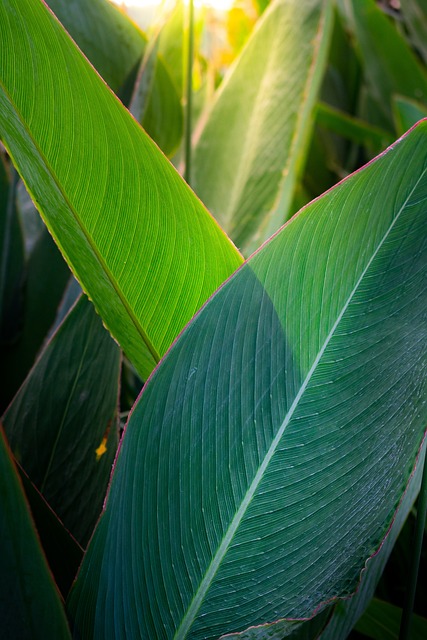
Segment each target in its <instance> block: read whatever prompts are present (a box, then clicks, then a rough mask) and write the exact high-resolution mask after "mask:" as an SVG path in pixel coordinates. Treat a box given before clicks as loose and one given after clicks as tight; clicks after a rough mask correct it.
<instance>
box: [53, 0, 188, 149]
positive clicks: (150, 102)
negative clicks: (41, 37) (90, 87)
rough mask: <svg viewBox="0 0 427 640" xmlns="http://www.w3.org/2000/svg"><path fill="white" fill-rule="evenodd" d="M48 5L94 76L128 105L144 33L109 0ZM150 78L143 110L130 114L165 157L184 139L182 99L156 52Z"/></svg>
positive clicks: (144, 49)
mask: <svg viewBox="0 0 427 640" xmlns="http://www.w3.org/2000/svg"><path fill="white" fill-rule="evenodd" d="M48 5H49V6H50V8H51V9H52V10H53V12H54V13H55V15H56V16H57V18H58V19H59V21H60V22H61V23H62V24H63V26H64V27H65V28H66V29H67V31H68V33H69V34H70V35H71V36H72V37H73V39H74V40H75V42H76V43H77V44H78V46H79V47H80V49H81V50H82V51H83V53H85V55H87V57H88V58H89V60H90V61H91V62H92V64H93V65H94V67H95V69H96V70H97V71H98V73H99V74H100V75H101V76H102V77H103V78H104V80H105V81H106V82H107V83H108V84H109V86H110V87H111V88H112V89H113V91H114V92H115V93H116V94H117V95H118V96H119V98H120V99H121V100H122V101H123V102H124V103H125V104H126V105H128V104H129V101H130V98H131V95H132V92H133V88H134V83H135V80H136V77H137V70H138V67H139V64H140V62H141V60H142V58H143V56H144V53H146V52H147V39H146V37H145V36H144V34H143V33H142V32H141V31H140V30H139V29H138V28H137V26H136V25H135V24H134V23H133V22H132V21H131V20H129V18H128V17H127V16H126V15H125V14H124V13H122V12H121V11H119V10H118V8H117V7H115V6H114V5H113V4H112V3H111V2H109V1H108V0H91V1H90V2H87V0H72V1H71V2H70V0H49V1H48ZM148 75H149V79H147V80H146V81H144V87H145V91H144V92H143V98H144V108H143V109H140V110H139V111H138V112H137V113H134V115H135V117H136V119H137V120H138V122H140V123H141V124H142V125H143V127H144V129H145V130H146V131H147V133H148V134H149V135H150V136H151V138H153V140H155V142H156V143H157V144H158V145H159V147H160V148H161V149H162V150H163V151H164V152H165V153H166V154H169V153H171V152H172V151H173V150H174V149H175V147H176V146H177V144H178V143H179V140H180V137H181V135H182V118H183V116H182V106H181V104H180V95H178V92H177V89H176V87H175V85H174V82H173V80H172V78H171V76H170V74H169V71H168V69H167V68H166V67H165V65H164V64H163V61H162V60H161V59H160V58H159V57H158V56H157V55H156V52H154V55H153V56H152V66H151V68H150V73H149V74H148Z"/></svg>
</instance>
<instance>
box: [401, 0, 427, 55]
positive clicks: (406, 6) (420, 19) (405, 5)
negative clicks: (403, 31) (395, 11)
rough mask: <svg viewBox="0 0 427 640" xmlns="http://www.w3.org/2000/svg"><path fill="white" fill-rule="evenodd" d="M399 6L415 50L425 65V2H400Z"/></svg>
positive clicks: (419, 0) (406, 0)
mask: <svg viewBox="0 0 427 640" xmlns="http://www.w3.org/2000/svg"><path fill="white" fill-rule="evenodd" d="M400 6H401V12H402V16H403V19H404V20H405V23H406V25H407V27H408V29H409V33H410V34H411V37H412V40H413V42H414V44H415V46H416V49H417V51H418V52H419V53H420V54H421V55H422V57H423V59H424V62H426V63H427V1H426V0H400Z"/></svg>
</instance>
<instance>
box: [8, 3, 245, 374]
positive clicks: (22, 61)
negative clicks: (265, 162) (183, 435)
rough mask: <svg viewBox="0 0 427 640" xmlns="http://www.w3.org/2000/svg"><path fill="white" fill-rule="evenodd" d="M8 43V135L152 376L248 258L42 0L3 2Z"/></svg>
mask: <svg viewBox="0 0 427 640" xmlns="http://www.w3.org/2000/svg"><path fill="white" fill-rule="evenodd" d="M0 43H1V45H0V137H1V138H2V139H3V141H4V144H5V146H6V148H7V149H8V151H9V152H10V154H11V156H12V158H13V161H14V163H15V165H16V166H17V168H18V171H19V172H20V173H21V175H22V177H23V179H24V181H25V183H26V185H27V188H28V190H29V192H30V193H31V195H32V197H33V199H34V201H35V202H36V204H37V207H38V209H39V211H40V212H41V214H42V216H43V218H44V219H45V221H46V223H47V225H48V227H49V229H50V232H51V233H52V235H53V236H54V238H55V239H56V241H57V243H58V244H59V246H60V248H61V251H62V253H63V254H64V256H65V258H66V260H67V262H68V263H69V265H70V266H71V268H72V270H73V272H74V273H75V274H76V276H77V277H78V280H79V281H80V282H81V284H82V287H83V289H84V290H85V291H86V292H87V293H88V295H89V297H90V298H91V299H92V300H93V301H94V303H95V306H96V308H97V309H98V311H99V313H100V314H101V316H102V318H103V320H104V322H105V324H106V325H107V327H108V328H109V329H110V331H111V332H112V334H113V335H114V336H115V337H116V339H117V340H118V341H119V342H120V344H121V345H122V347H123V349H124V350H125V352H126V353H127V355H128V357H129V358H130V359H131V361H132V362H133V364H134V365H135V367H136V368H137V370H138V372H139V374H140V375H141V376H142V377H143V378H146V377H147V376H148V374H149V373H150V372H151V370H152V369H153V367H154V366H155V364H156V363H157V361H158V360H159V358H160V356H161V355H162V354H163V353H164V352H165V351H166V349H167V348H168V347H169V345H170V344H171V342H172V341H173V339H174V338H175V337H176V336H177V334H178V333H179V331H180V330H181V329H182V327H183V326H184V325H185V324H186V323H187V322H188V321H189V320H190V318H191V317H192V316H193V315H194V313H195V312H196V311H197V309H198V308H199V307H200V306H201V305H202V304H203V302H204V301H205V300H206V298H207V297H208V296H209V295H210V294H211V293H212V292H213V291H214V290H215V289H216V288H217V287H218V286H219V285H220V284H221V283H222V282H223V281H224V279H225V278H226V277H227V276H228V275H230V273H232V272H233V271H234V270H235V269H236V267H237V266H238V265H239V264H240V263H241V257H240V255H239V254H238V252H237V251H236V249H235V248H234V246H233V245H232V244H231V242H230V241H229V240H228V238H227V237H226V236H225V234H224V233H223V232H222V231H221V229H220V228H219V227H218V226H217V224H216V223H215V221H214V220H213V219H212V218H211V216H210V215H209V214H208V212H207V211H206V209H204V207H203V206H202V204H201V203H200V201H199V200H198V199H197V198H196V197H195V196H194V194H193V193H192V192H191V190H190V189H189V188H188V187H187V185H186V184H185V183H184V181H183V180H182V179H181V177H180V176H179V175H178V174H177V173H176V171H175V169H174V168H173V167H172V165H171V164H170V163H169V162H168V161H167V160H166V159H165V157H164V156H163V154H162V153H161V152H160V151H159V149H158V148H157V147H156V146H155V144H154V143H153V142H152V141H151V140H150V138H149V137H148V136H147V135H146V134H145V132H144V131H143V130H142V129H141V128H140V127H139V126H138V124H137V123H136V122H135V120H134V119H133V118H132V117H131V116H130V114H129V113H128V112H127V111H126V109H124V108H123V106H122V105H121V103H120V102H119V100H117V99H116V98H115V96H114V95H113V94H112V93H111V92H110V91H109V90H108V88H107V87H106V85H105V84H104V82H103V81H102V80H101V79H100V78H99V76H97V75H96V73H95V72H94V70H93V68H92V67H91V66H90V65H89V64H88V63H87V61H86V60H85V59H84V57H83V56H82V55H81V53H80V52H79V51H78V50H77V48H76V47H75V45H74V44H73V42H72V41H71V39H70V38H69V37H68V36H67V34H66V33H65V31H64V30H63V29H62V27H61V26H60V24H59V23H58V22H57V21H56V20H55V19H54V17H53V16H52V14H51V13H50V12H49V11H48V10H47V8H46V7H45V6H44V5H43V4H42V3H41V2H39V1H38V0H36V1H35V2H34V1H32V0H19V1H18V0H5V1H4V2H2V3H1V5H0Z"/></svg>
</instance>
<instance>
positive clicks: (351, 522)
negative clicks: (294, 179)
mask: <svg viewBox="0 0 427 640" xmlns="http://www.w3.org/2000/svg"><path fill="white" fill-rule="evenodd" d="M426 129H427V123H426V122H423V123H421V124H420V125H419V126H418V127H417V128H415V129H414V130H413V131H412V132H411V133H410V134H409V135H408V136H407V137H405V138H403V139H402V140H400V141H399V142H398V143H396V144H395V145H394V147H392V148H390V149H389V150H388V151H387V152H385V153H384V154H383V155H382V156H381V157H380V158H379V159H377V160H376V161H375V162H373V163H371V164H369V165H368V166H367V167H365V168H364V169H363V170H362V171H360V172H358V173H357V174H354V175H353V176H351V177H350V178H349V179H347V180H345V181H344V182H343V183H341V184H340V185H339V186H337V187H336V188H335V189H333V190H331V191H330V192H328V193H327V194H326V195H325V196H324V197H322V198H319V199H318V200H316V201H314V202H313V203H312V204H311V205H309V206H308V207H306V208H305V209H303V210H302V211H301V212H300V213H299V214H298V215H297V216H295V217H294V218H292V220H291V221H290V222H289V223H288V224H287V225H286V226H285V227H284V228H283V229H282V230H281V232H279V233H278V234H277V235H276V236H274V237H273V238H272V239H271V240H270V241H269V242H268V243H266V245H264V247H263V248H262V249H261V250H260V251H258V252H257V253H256V254H254V255H253V256H252V257H251V258H250V259H249V260H248V261H247V262H246V263H245V265H244V266H243V267H242V268H241V269H240V270H239V271H238V272H237V273H236V274H234V276H233V277H232V278H230V279H229V281H227V283H226V284H225V285H224V286H223V287H221V288H220V289H219V291H218V292H217V293H216V294H215V295H214V296H213V297H212V298H211V299H210V301H209V303H208V304H207V305H206V306H205V307H204V308H203V310H202V311H201V312H200V313H199V314H198V315H197V316H196V318H195V319H194V320H193V321H192V322H191V323H190V325H189V326H188V327H187V329H186V331H185V332H183V334H182V335H181V336H180V338H179V339H178V340H177V342H176V343H175V344H174V345H173V347H172V348H171V349H170V351H169V352H168V354H167V356H166V357H165V359H164V360H163V362H162V363H161V365H160V366H159V367H158V368H157V369H156V371H155V373H154V375H153V376H152V378H151V380H150V381H149V382H148V383H147V385H146V386H145V388H144V391H143V393H142V395H141V397H140V400H139V402H138V403H137V405H136V406H135V408H134V410H133V413H132V414H131V417H130V420H129V423H128V426H127V431H126V434H125V437H124V439H123V444H122V449H121V452H120V456H119V458H118V461H117V466H116V469H115V474H114V476H113V481H112V484H111V491H110V494H109V497H108V501H107V506H106V510H105V512H104V514H103V515H102V517H101V520H100V523H99V525H98V529H97V531H96V533H95V536H94V538H93V540H92V544H91V546H90V547H89V550H88V553H87V557H86V560H85V562H84V563H83V565H82V570H81V573H80V575H79V578H78V580H77V583H76V586H75V589H74V591H73V592H72V595H71V598H70V603H69V606H70V611H71V614H72V617H74V618H75V621H76V624H77V628H78V629H79V630H80V631H81V632H82V633H87V635H88V637H90V636H91V635H92V634H93V633H95V635H96V634H101V635H105V637H106V638H109V637H111V638H113V637H114V634H116V635H118V634H119V633H120V632H123V629H124V625H125V624H126V625H128V624H129V625H131V627H129V628H132V632H133V633H134V634H135V635H138V634H139V635H141V636H142V637H144V636H146V637H156V636H157V637H164V638H174V639H176V640H177V639H178V638H179V639H181V638H195V639H196V638H197V639H201V638H215V637H218V636H219V635H221V634H226V633H231V632H238V631H242V630H245V629H246V628H248V627H249V626H254V625H260V624H267V623H271V622H274V621H276V620H278V619H284V618H290V619H296V618H297V619H304V618H307V617H310V616H312V615H313V614H314V612H317V611H318V610H319V609H320V608H322V607H323V606H324V605H325V604H326V603H330V602H331V601H333V600H334V599H335V598H338V597H344V596H346V595H350V594H351V593H353V592H354V590H355V588H356V586H357V584H358V582H359V579H360V572H361V571H362V569H363V567H364V565H365V562H366V560H367V558H369V557H371V556H372V555H373V553H375V551H376V550H377V549H378V547H379V545H380V544H381V542H382V540H383V538H384V536H385V533H386V531H387V530H388V528H389V526H390V523H391V521H392V519H393V516H394V513H395V511H396V509H397V506H398V504H399V502H400V500H401V496H402V493H403V491H404V490H405V488H406V485H407V480H408V477H409V475H410V473H411V471H412V468H413V463H414V460H415V457H416V455H417V453H418V451H419V448H420V445H421V441H422V438H423V434H424V429H425V424H426V420H427V415H426V402H425V400H426V395H427V382H426V378H427V376H426V367H427V353H426V342H427V341H426V339H425V338H426V326H427V325H426V309H427V304H426V292H427V287H426V278H427V232H426V231H427V229H426V225H427V219H426V215H425V211H426V198H427V181H426V172H427V156H426V151H425V140H426V136H427V130H426ZM141 488H143V489H141ZM131 522H132V525H131V524H130V523H131ZM89 568H90V572H89ZM129 592H132V593H133V594H134V598H132V599H131V600H129V599H126V598H117V593H129ZM113 594H115V596H114V601H113ZM89 597H90V598H92V604H91V606H93V608H94V610H95V609H96V613H94V614H90V613H89V614H88V613H86V612H87V609H86V603H87V598H89ZM85 610H86V612H85Z"/></svg>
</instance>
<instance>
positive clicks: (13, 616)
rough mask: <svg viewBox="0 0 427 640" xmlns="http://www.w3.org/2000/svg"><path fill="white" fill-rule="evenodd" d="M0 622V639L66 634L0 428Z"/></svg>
mask: <svg viewBox="0 0 427 640" xmlns="http://www.w3.org/2000/svg"><path fill="white" fill-rule="evenodd" d="M0 548H1V554H0V575H1V580H0V620H1V634H2V637H3V638H5V639H6V638H10V639H15V638H16V639H18V638H19V640H46V638H55V639H58V640H63V639H64V640H65V639H66V638H71V636H70V633H69V630H68V625H67V621H66V617H65V613H64V609H63V605H62V603H61V599H60V596H59V593H58V591H57V589H56V587H55V584H54V582H53V580H52V576H51V575H50V573H49V569H48V567H47V564H46V560H45V558H44V556H43V553H42V550H41V548H40V544H39V541H38V539H37V534H36V532H35V530H34V526H33V523H32V520H31V516H30V513H29V511H28V506H27V504H26V501H25V498H24V493H23V490H22V485H21V483H20V481H19V477H18V474H17V472H16V469H15V467H14V464H13V462H12V458H11V454H10V451H9V450H8V447H7V445H6V440H5V438H4V434H3V430H2V428H1V427H0Z"/></svg>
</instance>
